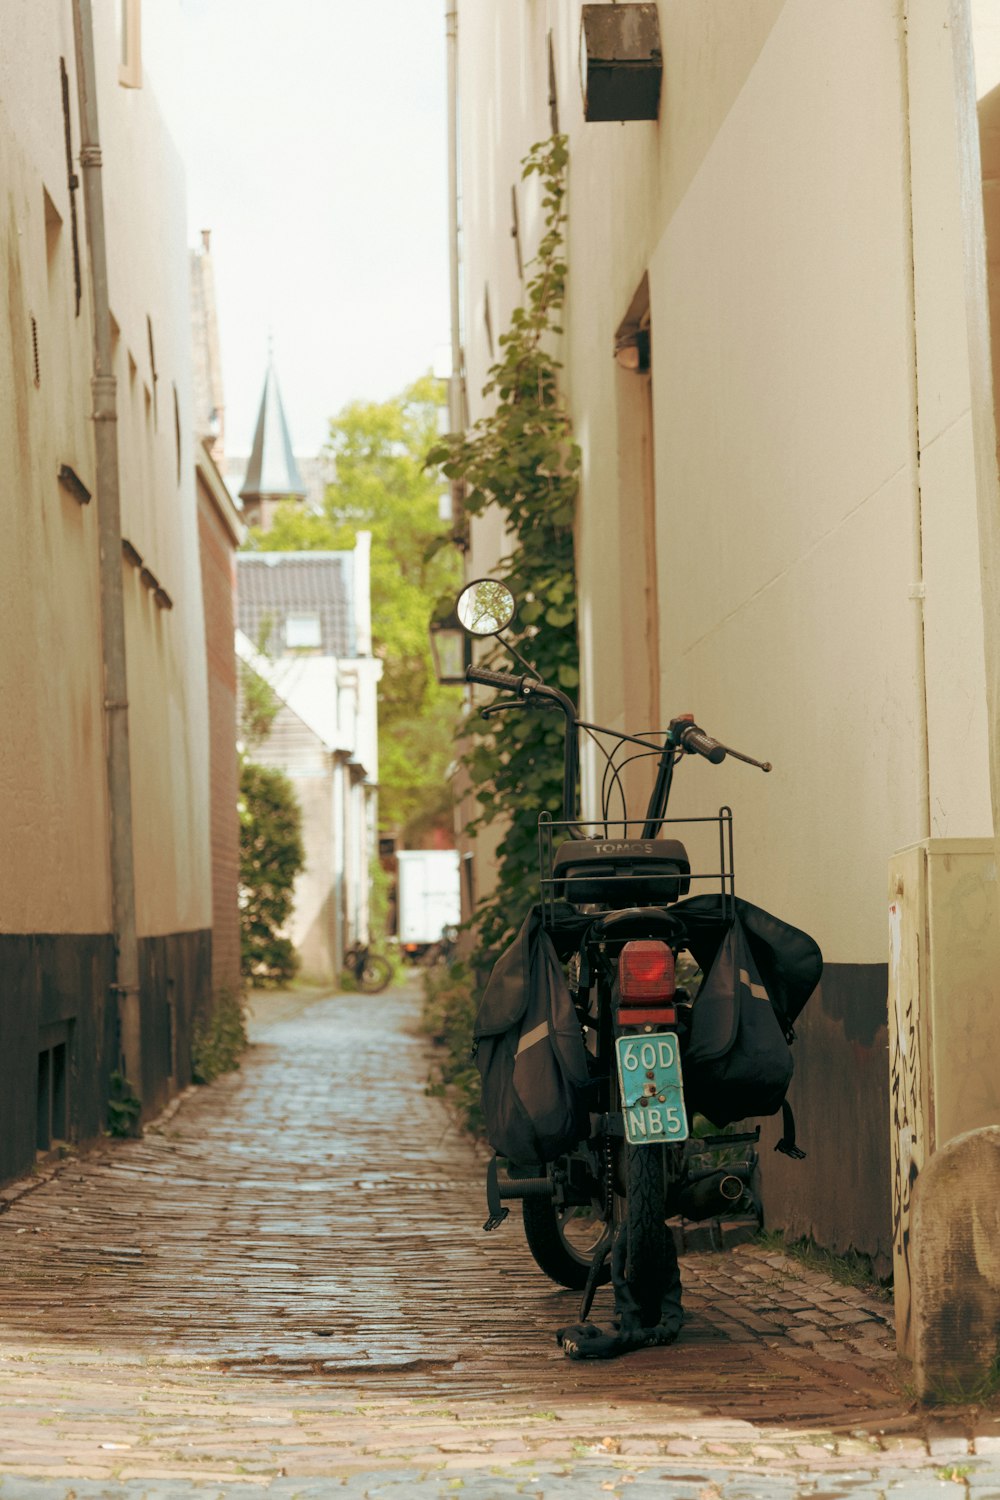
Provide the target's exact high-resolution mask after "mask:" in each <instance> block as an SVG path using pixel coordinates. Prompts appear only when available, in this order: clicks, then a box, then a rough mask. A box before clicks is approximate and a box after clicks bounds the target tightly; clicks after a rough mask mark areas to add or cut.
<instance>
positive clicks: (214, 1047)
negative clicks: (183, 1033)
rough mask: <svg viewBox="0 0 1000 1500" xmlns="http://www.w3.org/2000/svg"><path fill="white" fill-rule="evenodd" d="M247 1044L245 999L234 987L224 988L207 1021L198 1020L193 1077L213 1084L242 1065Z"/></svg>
mask: <svg viewBox="0 0 1000 1500" xmlns="http://www.w3.org/2000/svg"><path fill="white" fill-rule="evenodd" d="M246 1045H247V1028H246V1015H245V1013H244V1010H243V1001H242V999H241V997H240V996H239V995H234V994H233V993H232V991H231V990H221V991H220V992H219V994H218V995H216V997H215V1002H214V1004H213V1006H212V1009H211V1011H210V1013H209V1015H208V1016H207V1018H205V1019H204V1020H202V1019H199V1020H198V1021H196V1022H195V1026H194V1034H193V1036H192V1039H191V1078H192V1081H193V1082H194V1083H212V1082H213V1081H214V1080H215V1079H216V1078H218V1077H219V1076H220V1074H222V1073H231V1072H232V1071H233V1069H234V1068H238V1067H239V1065H240V1054H241V1053H242V1052H243V1051H244V1050H245V1048H246Z"/></svg>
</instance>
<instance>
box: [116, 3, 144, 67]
mask: <svg viewBox="0 0 1000 1500" xmlns="http://www.w3.org/2000/svg"><path fill="white" fill-rule="evenodd" d="M141 16H142V0H118V82H119V83H120V84H121V86H122V88H126V89H141V88H142V27H141V24H140V21H141Z"/></svg>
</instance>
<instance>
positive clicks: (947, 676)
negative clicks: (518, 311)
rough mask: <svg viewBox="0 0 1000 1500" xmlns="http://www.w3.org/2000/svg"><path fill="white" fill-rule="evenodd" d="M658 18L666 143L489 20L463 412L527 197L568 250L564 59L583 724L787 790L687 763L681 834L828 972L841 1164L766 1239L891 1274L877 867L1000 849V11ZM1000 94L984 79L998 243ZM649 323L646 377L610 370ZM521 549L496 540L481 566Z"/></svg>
mask: <svg viewBox="0 0 1000 1500" xmlns="http://www.w3.org/2000/svg"><path fill="white" fill-rule="evenodd" d="M658 11H659V21H660V30H661V41H662V56H663V68H664V71H663V89H662V98H661V105H660V115H659V120H658V121H655V122H644V121H637V122H630V123H627V124H625V125H622V124H618V123H612V124H587V123H585V122H584V120H583V113H582V98H581V86H580V73H579V51H580V49H579V38H580V7H579V5H578V4H575V3H571V0H547V3H542V0H538V3H535V4H532V5H530V6H529V5H523V6H520V5H519V6H508V5H506V4H501V3H492V4H486V5H482V4H478V3H472V0H466V3H464V4H460V7H459V47H460V74H461V96H462V153H463V163H464V166H463V205H462V208H463V215H462V217H463V269H464V276H465V288H466V308H465V328H464V340H465V345H466V349H467V366H468V372H469V393H468V394H469V402H470V406H471V409H472V415H473V418H475V416H477V415H478V414H479V413H480V411H481V410H482V403H481V400H480V398H479V392H480V389H481V387H482V384H483V379H484V377H485V373H486V369H487V368H488V365H489V362H490V353H489V342H490V339H489V334H490V331H491V332H492V338H493V343H494V348H496V341H497V339H498V338H499V335H500V334H501V333H502V332H503V331H504V330H505V328H506V326H507V324H508V321H509V318H510V314H511V311H512V309H513V307H514V306H515V305H516V304H517V302H518V301H519V300H520V297H521V292H522V282H521V279H520V277H519V275H518V269H517V260H516V255H515V249H514V245H513V241H512V236H511V229H512V217H513V216H512V206H511V193H512V189H513V190H514V192H515V193H516V195H517V198H518V208H519V215H518V217H519V223H520V229H521V239H522V245H521V248H522V254H523V257H524V259H525V260H527V259H529V258H530V255H531V253H532V250H533V247H534V245H535V244H537V240H538V236H539V232H540V227H541V226H540V218H539V211H538V203H537V185H536V184H535V180H534V179H533V180H532V184H530V185H525V184H522V183H521V182H520V169H519V163H520V160H521V158H522V157H523V156H524V155H525V153H526V152H527V151H528V149H529V148H530V146H531V145H532V143H533V142H535V141H537V140H541V139H543V138H545V137H546V136H548V135H549V134H550V133H551V131H552V129H553V125H554V119H553V110H552V106H551V103H550V86H549V55H550V48H551V56H552V60H553V63H554V72H555V79H556V90H555V92H556V96H557V99H556V110H557V112H558V125H559V128H560V129H561V130H562V131H564V132H565V133H566V134H568V136H569V143H570V168H569V199H568V207H569V235H568V247H567V256H568V264H569V283H568V287H569V290H568V300H567V307H566V312H565V317H564V320H563V321H564V325H565V336H564V339H563V341H562V348H561V350H560V353H561V357H562V358H563V360H564V363H565V377H564V389H565V391H566V393H567V396H568V399H569V403H570V407H571V411H572V415H573V420H574V424H575V430H576V436H577V439H578V441H579V443H580V447H581V452H582V483H581V495H580V505H579V512H578V527H577V563H578V581H579V591H580V633H581V651H582V663H581V665H582V682H583V686H582V705H583V708H584V710H585V712H586V714H587V716H588V717H590V718H593V719H596V720H597V721H599V722H603V723H608V724H612V725H620V726H621V727H623V728H626V727H628V728H633V729H635V728H647V727H648V726H649V724H650V723H651V722H653V721H655V720H657V719H658V720H659V721H660V723H665V721H666V720H668V719H669V718H670V717H671V716H672V715H673V714H676V713H680V712H685V711H690V712H693V713H694V714H695V715H696V717H697V719H698V721H699V722H700V723H702V724H703V725H704V727H705V728H706V729H708V730H709V732H711V733H713V734H715V735H716V736H717V737H718V738H719V739H721V740H722V741H724V742H726V743H729V744H732V745H735V746H736V747H738V748H741V749H744V750H746V751H748V752H749V753H750V754H752V755H755V756H759V757H760V758H762V759H767V760H770V761H772V762H773V765H774V770H773V772H772V774H771V775H769V776H766V777H765V776H763V775H761V773H760V772H758V771H755V770H751V769H749V768H748V767H746V766H742V765H739V764H737V763H735V762H732V761H727V762H726V763H725V764H724V765H723V766H721V767H719V768H715V767H711V766H709V765H707V764H706V763H704V762H702V761H700V760H697V759H696V758H691V759H688V760H686V761H685V763H684V765H683V766H682V767H681V769H680V773H679V776H678V781H677V787H676V794H675V801H674V804H673V811H674V812H675V813H676V814H680V813H683V812H689V813H703V812H706V811H711V810H712V809H714V808H715V807H717V806H718V805H719V804H721V803H728V804H730V805H731V806H732V807H733V809H734V812H735V834H736V873H737V889H738V890H739V891H740V893H741V894H742V895H744V896H745V897H747V898H749V899H750V900H752V901H755V902H757V903H758V904H760V905H762V906H764V907H766V908H768V909H770V910H772V911H774V912H776V913H777V914H779V915H780V916H782V917H784V918H786V919H787V920H789V921H791V922H793V923H795V924H797V925H799V926H802V927H804V928H806V929H807V930H808V931H810V932H811V933H812V934H813V935H814V936H815V937H816V938H817V940H818V941H819V942H820V944H821V946H822V948H823V952H824V956H825V958H826V961H827V970H826V973H825V976H824V981H823V992H822V996H821V998H820V1000H818V1001H817V1002H816V1003H815V1004H814V1005H813V1006H812V1007H810V1008H809V1009H808V1010H807V1012H806V1014H805V1015H804V1017H803V1023H802V1028H801V1029H802V1038H801V1040H800V1043H799V1045H798V1047H797V1049H796V1066H797V1072H798V1075H799V1076H798V1078H797V1080H796V1082H795V1084H794V1085H793V1095H794V1098H793V1102H794V1105H795V1108H796V1111H797V1112H800V1111H801V1114H802V1116H804V1120H803V1125H804V1133H805V1135H806V1137H807V1140H806V1144H807V1149H809V1151H810V1156H811V1158H812V1161H811V1162H810V1163H808V1164H807V1165H806V1169H802V1168H800V1167H797V1166H795V1165H792V1166H789V1165H788V1164H786V1163H785V1162H784V1161H783V1160H779V1159H777V1158H773V1156H772V1155H771V1153H770V1152H769V1151H767V1152H765V1157H766V1159H767V1176H768V1183H769V1184H770V1186H771V1189H772V1201H773V1202H776V1203H778V1210H777V1212H776V1213H775V1214H774V1215H773V1217H772V1222H783V1223H784V1224H785V1225H786V1226H787V1227H791V1228H792V1229H793V1230H795V1231H797V1232H801V1233H808V1234H812V1235H813V1236H814V1237H816V1238H818V1239H822V1240H824V1241H825V1242H826V1243H828V1244H833V1245H834V1246H835V1247H838V1248H844V1249H846V1248H849V1247H850V1246H851V1245H852V1244H853V1245H854V1246H855V1247H857V1248H861V1249H864V1250H866V1251H867V1252H868V1253H871V1254H872V1255H873V1256H874V1257H875V1258H876V1260H877V1261H878V1262H879V1263H880V1264H882V1265H883V1266H887V1264H888V1257H889V1255H890V1253H891V1240H892V1236H891V1226H890V1222H889V1196H890V1194H889V1186H888V1179H889V1160H888V1156H889V1129H888V1126H889V1121H888V1113H889V1111H888V1099H887V1094H888V1076H887V1065H886V1045H887V1032H886V1019H887V1018H886V1000H885V996H886V984H887V955H888V936H887V917H886V902H885V881H886V869H887V866H888V862H889V860H890V859H891V858H892V856H893V855H894V853H895V852H896V851H898V850H900V849H903V848H905V847H907V846H908V845H911V844H913V843H915V842H917V841H920V840H924V839H928V838H931V839H949V840H954V839H968V838H983V837H986V838H989V837H991V836H992V834H993V831H994V830H993V816H992V810H991V790H990V743H989V734H988V715H987V703H988V701H990V700H988V692H987V689H988V686H989V684H990V682H991V681H992V680H993V679H994V678H995V677H996V673H997V666H996V662H997V660H998V653H997V650H996V646H997V642H996V639H995V630H996V627H995V622H994V615H995V604H994V603H992V602H991V604H990V606H989V608H988V609H987V611H986V612H985V614H984V608H983V587H984V583H983V581H982V580H983V579H984V578H985V587H986V588H987V589H988V590H990V593H989V594H988V597H989V598H990V599H991V601H992V600H993V599H994V598H995V592H996V584H995V582H994V581H993V578H994V576H995V573H996V567H995V563H994V562H993V559H992V553H991V550H990V547H989V546H988V545H987V547H986V548H985V549H984V548H983V547H982V546H981V540H980V539H981V534H982V535H986V534H987V533H988V531H989V527H990V526H991V525H992V526H993V527H994V528H996V525H997V523H996V515H997V506H996V465H995V462H992V460H991V461H990V462H984V458H983V433H984V432H988V433H989V434H990V436H991V440H992V442H995V432H994V428H993V420H994V413H993V399H992V392H991V391H990V390H989V389H988V387H989V378H988V370H987V374H986V378H985V379H984V378H983V374H982V369H981V364H982V360H981V350H982V347H983V346H984V340H986V341H988V338H989V329H988V327H987V326H986V318H985V315H984V314H983V313H982V312H981V310H979V311H977V301H976V298H977V292H976V285H977V278H982V277H983V272H984V267H983V265H982V264H981V262H982V260H983V256H982V253H981V233H982V232H981V222H980V228H979V234H980V250H979V251H977V249H976V224H977V215H981V200H980V193H979V188H980V183H979V180H978V176H977V174H978V172H979V163H978V145H979V143H978V139H977V129H976V119H975V112H974V107H970V104H969V98H970V97H972V98H973V99H974V97H975V89H974V88H973V87H972V86H971V85H970V84H969V75H970V66H971V58H970V55H969V47H968V41H969V37H970V36H971V37H973V38H974V39H975V41H976V43H977V44H978V50H977V59H976V60H977V62H980V64H981V65H982V64H983V59H984V58H985V57H986V56H987V53H989V55H990V56H993V57H995V55H996V23H995V19H994V18H993V16H992V8H991V7H989V6H986V5H984V4H982V3H980V0H975V3H974V4H971V5H970V4H967V3H966V0H920V3H919V4H915V3H908V4H904V5H900V4H898V3H896V0H843V3H840V4H838V5H836V6H831V5H824V4H822V3H821V0H748V3H746V4H742V5H740V6H733V5H732V4H730V3H729V0H704V3H699V4H698V5H697V6H693V5H687V4H682V3H679V0H660V3H659V5H658ZM990 38H992V41H990ZM991 47H992V51H990V50H989V49H990V48H991ZM987 75H988V76H987ZM996 84H997V77H996V76H993V75H992V74H988V70H986V71H984V67H983V66H981V69H980V80H979V90H978V92H979V97H980V104H979V115H980V122H979V123H980V131H981V134H982V140H983V154H984V164H985V174H984V175H985V189H986V203H987V225H988V227H990V229H991V231H995V227H996V223H997V209H996V203H995V199H996V141H995V136H996V115H997V111H996V108H995V105H994V102H993V96H992V94H991V93H990V90H992V89H994V88H995V86H996ZM996 238H997V236H996V234H995V232H991V235H990V240H989V245H990V260H991V271H992V280H991V291H992V294H993V306H994V323H995V324H996V323H997V322H998V320H997V319H996V314H995V308H996V305H997V301H998V299H997V295H996V281H997V278H996V274H995V263H996V259H997V257H996V253H995V251H996V246H995V244H994V240H995V239H996ZM984 284H985V283H984ZM487 310H488V314H489V315H488V317H487ZM638 313H645V314H646V315H647V316H648V320H649V326H650V330H651V339H652V363H651V372H650V373H649V375H639V374H631V373H629V372H627V371H625V370H623V369H621V368H620V367H619V366H618V365H617V364H616V362H615V360H614V357H613V350H614V344H615V338H616V334H617V333H618V331H619V329H621V327H622V325H623V323H626V322H627V321H628V320H630V319H631V320H633V321H634V320H635V318H636V316H637V314H638ZM996 347H997V341H996V340H995V341H994V345H993V348H994V357H995V350H996ZM991 452H992V447H991ZM991 517H992V520H991ZM996 534H997V531H996V529H994V535H996ZM495 543H496V537H495V533H494V534H493V535H490V534H488V533H486V532H485V531H484V530H483V529H482V528H477V529H476V531H475V534H474V541H473V553H472V556H473V568H472V570H471V574H472V575H475V574H477V573H483V572H488V571H490V566H491V561H492V560H493V559H492V558H491V556H490V553H491V551H492V552H493V558H495V556H496V551H495ZM988 663H990V664H991V665H989V668H988ZM988 670H989V672H990V673H991V674H992V676H991V677H988V675H987V674H988ZM990 693H992V694H993V697H994V701H995V699H996V696H997V695H996V693H995V691H994V688H993V687H990ZM587 753H588V756H589V767H588V770H587V774H586V776H585V780H586V782H587V788H588V793H589V800H590V806H591V807H593V806H594V797H593V791H594V788H595V785H596V783H597V780H598V777H597V775H596V772H597V770H598V767H597V766H596V763H595V758H594V756H593V754H592V753H591V752H589V751H588V752H587ZM994 759H996V750H995V749H994ZM994 779H995V780H996V779H997V778H996V777H995V778H994ZM994 797H996V789H994ZM834 1083H836V1087H837V1088H839V1089H841V1091H842V1095H843V1096H842V1097H837V1098H834V1097H833V1095H832V1094H831V1093H830V1092H829V1091H830V1090H831V1088H832V1087H833V1085H834ZM866 1111H867V1112H866ZM832 1118H839V1119H850V1120H851V1121H852V1122H853V1123H852V1129H851V1132H850V1137H849V1139H845V1138H844V1136H843V1134H841V1135H840V1136H839V1138H838V1135H837V1134H836V1133H833V1132H831V1131H830V1129H829V1121H830V1120H831V1119H832ZM775 1134H776V1133H775ZM831 1172H842V1173H844V1174H845V1175H844V1179H843V1180H844V1185H845V1186H844V1191H845V1192H850V1193H851V1194H852V1204H854V1205H855V1206H856V1205H857V1203H858V1200H859V1199H861V1198H863V1197H864V1196H865V1194H866V1192H867V1190H868V1189H869V1188H872V1189H873V1191H872V1194H871V1195H870V1197H871V1201H870V1202H869V1203H868V1204H867V1205H862V1206H861V1207H857V1212H856V1213H855V1217H854V1220H853V1224H848V1223H847V1216H845V1215H844V1214H843V1213H842V1212H841V1213H837V1212H835V1211H834V1210H833V1208H832V1207H831V1201H830V1200H831V1194H830V1192H829V1191H828V1189H827V1184H828V1183H829V1182H830V1181H831V1180H832V1178H831V1175H830V1174H831ZM775 1193H776V1196H774V1194H775Z"/></svg>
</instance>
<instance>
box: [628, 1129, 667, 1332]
mask: <svg viewBox="0 0 1000 1500" xmlns="http://www.w3.org/2000/svg"><path fill="white" fill-rule="evenodd" d="M669 1149H670V1148H669V1147H667V1146H626V1147H625V1176H626V1184H627V1188H626V1194H625V1225H626V1235H627V1240H626V1244H627V1252H626V1263H625V1280H626V1281H627V1283H628V1287H629V1290H630V1291H631V1293H632V1295H633V1297H634V1298H635V1300H636V1302H637V1304H638V1307H639V1316H640V1321H641V1323H642V1326H643V1327H654V1326H655V1325H656V1324H657V1323H659V1321H660V1310H661V1306H662V1302H663V1296H664V1293H665V1292H666V1290H667V1287H668V1285H669V1283H670V1280H671V1279H672V1275H673V1270H674V1266H675V1258H674V1256H672V1255H670V1256H669V1259H668V1246H667V1236H668V1235H669V1234H670V1230H669V1229H668V1228H667V1223H666V1219H667V1174H666V1165H667V1151H668V1150H669Z"/></svg>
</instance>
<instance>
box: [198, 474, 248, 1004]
mask: <svg viewBox="0 0 1000 1500" xmlns="http://www.w3.org/2000/svg"><path fill="white" fill-rule="evenodd" d="M198 532H199V540H200V546H201V577H202V593H203V596H204V602H205V647H206V653H207V658H208V715H209V764H210V775H211V794H210V796H211V801H210V806H211V842H212V988H213V990H220V989H228V990H232V991H234V992H236V991H238V990H239V989H240V986H241V981H240V932H239V915H238V910H237V905H236V889H237V882H238V878H239V858H240V836H239V820H238V817H237V812H236V799H237V792H238V768H237V759H236V655H235V649H234V644H233V637H234V629H235V625H234V615H235V611H234V594H235V583H236V578H235V572H236V570H235V562H234V557H233V542H232V538H231V536H230V534H229V532H228V530H227V528H226V527H225V526H224V525H223V523H222V522H221V520H220V519H219V516H218V513H217V511H216V509H215V507H214V505H213V504H212V501H211V499H210V498H209V497H208V496H207V494H206V493H205V491H204V488H203V486H201V485H199V494H198Z"/></svg>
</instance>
